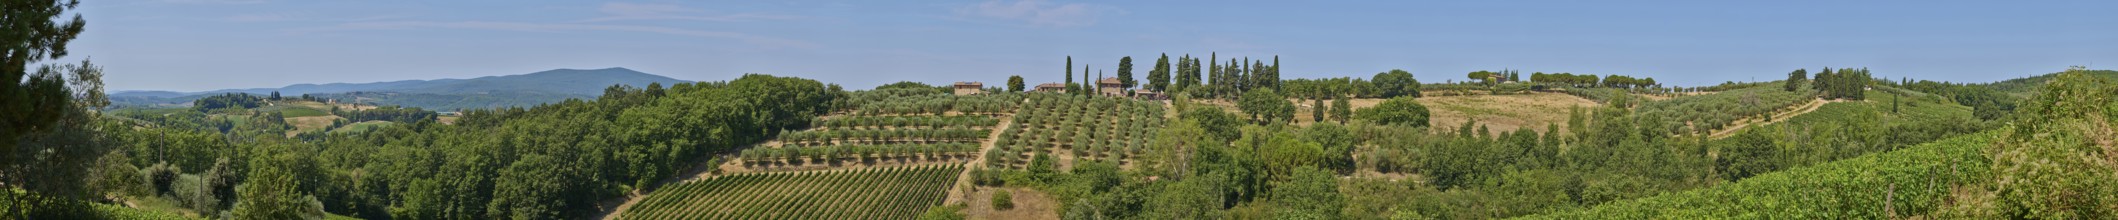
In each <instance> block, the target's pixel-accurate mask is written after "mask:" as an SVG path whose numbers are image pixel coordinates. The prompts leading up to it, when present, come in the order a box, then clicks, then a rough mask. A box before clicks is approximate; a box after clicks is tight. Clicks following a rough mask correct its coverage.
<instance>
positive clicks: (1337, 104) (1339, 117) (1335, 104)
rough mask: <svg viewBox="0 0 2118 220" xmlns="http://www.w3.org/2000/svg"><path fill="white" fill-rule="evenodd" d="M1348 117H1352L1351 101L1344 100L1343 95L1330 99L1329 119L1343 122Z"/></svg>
mask: <svg viewBox="0 0 2118 220" xmlns="http://www.w3.org/2000/svg"><path fill="white" fill-rule="evenodd" d="M1350 118H1353V104H1352V102H1350V101H1346V97H1345V96H1339V97H1337V98H1334V99H1331V120H1334V121H1338V123H1339V124H1345V123H1346V119H1350Z"/></svg>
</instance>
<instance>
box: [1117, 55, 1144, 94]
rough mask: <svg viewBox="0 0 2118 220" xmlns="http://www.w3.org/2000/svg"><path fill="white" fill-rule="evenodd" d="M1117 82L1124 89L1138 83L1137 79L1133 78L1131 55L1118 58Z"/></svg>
mask: <svg viewBox="0 0 2118 220" xmlns="http://www.w3.org/2000/svg"><path fill="white" fill-rule="evenodd" d="M1118 84H1122V86H1123V87H1125V88H1126V89H1132V88H1133V86H1135V85H1139V82H1138V81H1135V80H1133V56H1125V57H1123V58H1118Z"/></svg>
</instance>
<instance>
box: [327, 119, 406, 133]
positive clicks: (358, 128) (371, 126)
mask: <svg viewBox="0 0 2118 220" xmlns="http://www.w3.org/2000/svg"><path fill="white" fill-rule="evenodd" d="M393 124H396V123H395V122H387V121H364V122H360V123H353V124H347V125H346V126H344V127H338V128H337V129H331V132H332V133H349V132H368V131H372V130H375V129H376V128H382V127H383V126H390V125H393Z"/></svg>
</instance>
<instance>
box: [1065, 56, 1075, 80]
mask: <svg viewBox="0 0 2118 220" xmlns="http://www.w3.org/2000/svg"><path fill="white" fill-rule="evenodd" d="M1066 84H1074V56H1066Z"/></svg>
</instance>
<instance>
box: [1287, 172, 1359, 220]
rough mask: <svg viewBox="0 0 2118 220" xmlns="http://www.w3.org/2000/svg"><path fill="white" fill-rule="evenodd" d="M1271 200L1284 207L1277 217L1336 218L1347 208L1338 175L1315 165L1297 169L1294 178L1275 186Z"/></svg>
mask: <svg viewBox="0 0 2118 220" xmlns="http://www.w3.org/2000/svg"><path fill="white" fill-rule="evenodd" d="M1272 200H1273V201H1274V202H1276V203H1277V204H1280V205H1282V206H1283V207H1284V208H1283V209H1281V210H1280V212H1279V213H1278V214H1276V217H1275V218H1278V219H1334V218H1338V216H1339V210H1340V209H1341V208H1343V207H1345V198H1344V197H1343V196H1341V195H1339V192H1338V177H1336V176H1335V175H1334V174H1332V173H1331V171H1325V170H1321V169H1317V168H1316V167H1307V166H1305V167H1301V168H1295V169H1294V175H1293V178H1291V179H1288V180H1287V181H1286V182H1281V183H1279V184H1278V185H1277V186H1273V188H1272Z"/></svg>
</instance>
